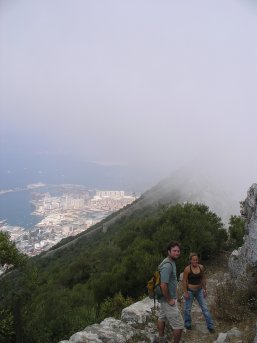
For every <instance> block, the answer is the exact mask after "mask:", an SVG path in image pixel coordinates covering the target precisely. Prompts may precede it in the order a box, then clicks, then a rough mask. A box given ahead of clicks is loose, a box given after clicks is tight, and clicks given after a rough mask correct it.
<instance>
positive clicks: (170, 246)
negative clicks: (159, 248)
mask: <svg viewBox="0 0 257 343" xmlns="http://www.w3.org/2000/svg"><path fill="white" fill-rule="evenodd" d="M174 247H179V249H181V248H180V244H179V242H176V241H171V242H169V244H168V246H167V250H170V249H172V248H174Z"/></svg>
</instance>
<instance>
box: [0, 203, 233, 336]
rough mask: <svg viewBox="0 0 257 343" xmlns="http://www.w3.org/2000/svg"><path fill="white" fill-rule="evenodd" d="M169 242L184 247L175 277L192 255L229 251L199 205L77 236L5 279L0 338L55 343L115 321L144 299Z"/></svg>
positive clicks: (141, 213) (141, 215)
mask: <svg viewBox="0 0 257 343" xmlns="http://www.w3.org/2000/svg"><path fill="white" fill-rule="evenodd" d="M170 240H177V241H179V242H180V243H181V246H182V254H181V258H180V260H179V261H178V264H177V269H178V273H180V272H181V271H182V270H183V269H184V266H185V265H186V264H187V262H188V261H187V258H188V254H189V252H190V251H197V252H199V254H200V256H201V259H202V260H204V261H207V260H210V259H212V258H215V257H216V254H217V253H218V252H219V251H221V250H223V249H225V248H227V242H228V237H227V232H226V230H224V228H223V224H222V222H221V219H220V218H219V217H218V216H217V215H216V214H215V213H213V212H211V211H210V210H209V208H208V207H207V206H205V205H203V204H194V205H193V204H190V203H186V204H183V205H182V204H178V205H175V206H159V207H156V206H155V207H154V206H152V207H145V208H143V209H140V210H137V211H134V212H133V213H132V214H131V215H129V216H123V217H121V218H120V219H118V220H117V221H116V222H115V223H114V224H113V225H111V226H110V227H109V229H108V231H107V233H103V232H100V231H97V232H95V233H94V234H91V235H88V236H86V235H85V236H81V237H80V239H79V240H76V242H75V243H74V244H72V242H71V244H69V245H68V246H67V247H66V248H63V249H59V250H57V251H56V252H54V253H53V254H51V255H49V256H47V255H45V256H44V255H43V256H37V257H35V258H31V259H29V261H28V263H27V264H26V266H23V267H21V268H19V269H17V270H16V271H13V272H12V273H9V274H7V275H6V276H5V277H4V278H2V280H1V284H0V306H1V309H3V310H4V311H6V313H8V315H9V316H10V320H9V322H8V323H7V324H8V325H9V330H5V332H0V335H2V337H4V339H5V340H4V341H5V342H6V343H7V342H15V341H17V342H18V341H19V342H26V343H39V342H44V343H47V342H49V343H50V342H51V343H54V342H58V341H60V340H62V339H65V338H68V337H70V336H71V335H72V334H73V333H74V332H76V331H79V330H81V329H83V328H85V327H86V326H87V325H90V324H92V323H95V322H97V321H99V320H102V319H103V317H106V316H107V314H108V312H109V313H110V315H112V314H113V315H117V308H119V309H120V308H122V307H123V306H126V305H127V304H129V303H130V302H131V301H132V300H131V299H134V300H137V299H139V298H140V297H142V296H144V295H146V283H147V280H148V279H149V278H150V276H151V274H152V272H153V270H155V269H156V267H157V265H158V264H159V263H160V261H161V260H162V258H163V257H164V256H166V254H167V251H166V246H167V243H168V242H169V241H170ZM8 318H9V317H8ZM0 320H1V318H0ZM0 330H1V326H0ZM17 337H18V340H17Z"/></svg>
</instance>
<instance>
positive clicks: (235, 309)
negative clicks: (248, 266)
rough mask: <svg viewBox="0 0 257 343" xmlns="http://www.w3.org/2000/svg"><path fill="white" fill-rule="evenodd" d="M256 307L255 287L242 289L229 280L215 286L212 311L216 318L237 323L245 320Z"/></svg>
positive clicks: (256, 294) (256, 295)
mask: <svg viewBox="0 0 257 343" xmlns="http://www.w3.org/2000/svg"><path fill="white" fill-rule="evenodd" d="M256 309H257V289H256V287H249V288H245V289H242V288H239V287H238V286H237V285H236V284H235V282H233V281H231V280H229V281H226V282H224V283H221V284H219V285H218V286H217V287H216V290H215V301H214V305H213V313H214V315H215V317H216V318H217V319H220V320H223V321H225V322H231V323H239V322H242V321H246V320H247V319H248V318H249V316H250V315H251V313H252V312H256Z"/></svg>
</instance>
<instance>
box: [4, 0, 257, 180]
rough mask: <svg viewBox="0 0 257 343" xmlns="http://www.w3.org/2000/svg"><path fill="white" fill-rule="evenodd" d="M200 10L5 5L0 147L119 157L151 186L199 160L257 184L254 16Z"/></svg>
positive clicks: (227, 6)
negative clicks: (256, 177) (146, 176)
mask: <svg viewBox="0 0 257 343" xmlns="http://www.w3.org/2000/svg"><path fill="white" fill-rule="evenodd" d="M196 3H197V4H196ZM196 3H195V2H194V4H193V3H190V2H183V3H182V2H175V1H170V2H157V3H156V2H154V1H140V2H138V1H130V2H125V1H115V0H114V1H112V2H104V1H87V2H85V1H77V2H76V4H72V5H71V3H70V2H69V1H55V2H52V1H44V2H42V3H40V4H39V3H36V2H33V1H29V0H26V1H23V3H22V4H20V3H18V2H13V3H12V4H10V5H8V6H7V5H4V6H3V5H1V6H2V8H1V9H2V11H1V21H0V32H1V33H0V44H1V46H2V54H1V56H0V73H1V80H0V92H1V95H2V96H1V100H0V110H1V119H0V124H1V125H0V126H1V128H0V133H1V137H2V138H1V151H4V150H5V151H10V150H12V151H16V150H17V152H18V151H19V152H20V151H21V150H23V151H26V152H29V151H30V150H31V151H33V152H34V153H35V152H38V151H46V152H49V151H50V152H51V154H53V155H54V154H59V155H60V154H61V155H63V156H64V158H67V156H77V157H78V158H81V160H87V161H102V162H101V163H104V164H106V163H110V162H109V161H115V164H118V165H126V166H128V168H130V169H128V170H132V169H133V170H137V171H138V173H140V174H141V175H142V178H144V174H145V173H146V172H147V173H149V174H152V180H153V179H154V180H156V179H157V178H158V177H162V176H163V175H165V174H166V173H168V171H169V170H174V169H176V168H178V167H180V166H183V165H188V163H189V162H190V163H191V164H194V161H199V160H202V163H203V164H206V166H212V168H214V169H215V171H216V172H217V173H221V174H222V175H223V176H224V178H225V175H226V180H228V182H231V179H233V184H235V183H240V181H239V180H242V179H245V180H247V181H250V180H252V179H253V176H254V175H256V173H257V167H256V165H255V162H254V159H253V158H252V156H254V154H255V147H256V143H257V142H256V129H255V128H256V124H257V119H256V118H257V117H256V109H257V101H256V89H257V67H256V60H257V47H256V44H254V43H253V42H255V41H256V39H257V30H256V26H257V24H256V12H254V11H252V7H251V4H250V1H249V2H248V3H249V5H246V2H242V1H232V0H230V1H227V2H226V3H224V1H221V0H219V1H208V2H206V1H197V2H196ZM46 155H47V154H46ZM106 161H107V162H106ZM213 161H215V163H213ZM111 163H113V162H111ZM220 166H224V167H223V168H221V169H223V171H222V172H221V171H220ZM245 166H247V167H245ZM199 168H200V167H199ZM232 174H233V175H236V177H232V178H231V175H232ZM133 175H134V174H133ZM240 187H241V186H240Z"/></svg>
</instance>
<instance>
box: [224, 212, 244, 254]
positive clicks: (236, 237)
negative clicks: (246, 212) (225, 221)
mask: <svg viewBox="0 0 257 343" xmlns="http://www.w3.org/2000/svg"><path fill="white" fill-rule="evenodd" d="M228 232H229V241H230V244H231V246H232V248H238V247H240V246H242V245H243V243H244V235H245V219H244V218H242V217H240V216H231V217H230V219H229V227H228Z"/></svg>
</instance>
